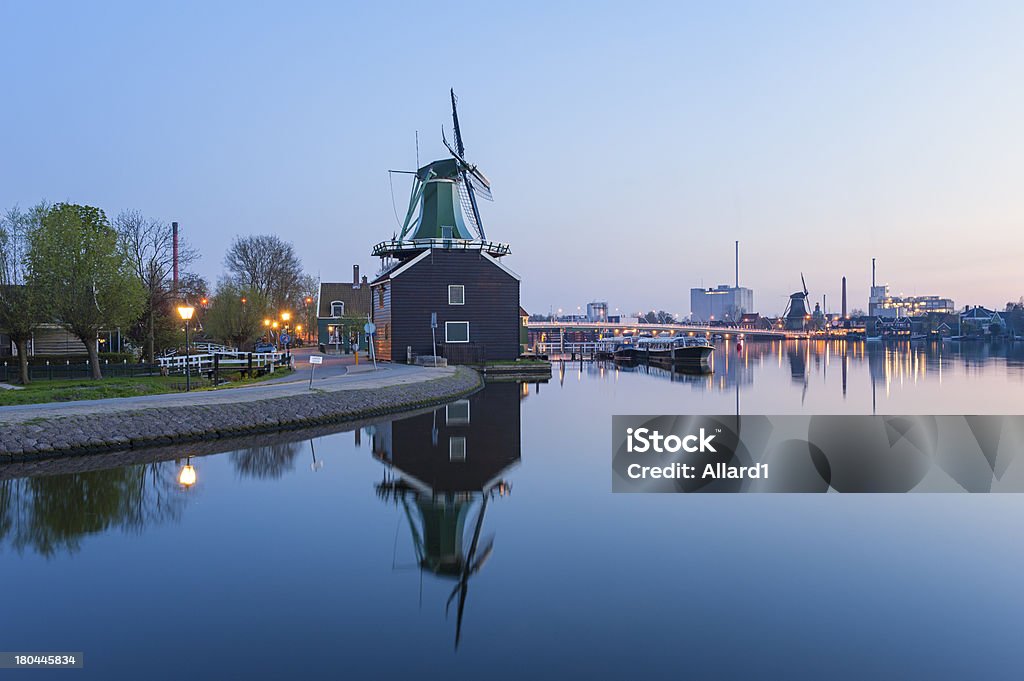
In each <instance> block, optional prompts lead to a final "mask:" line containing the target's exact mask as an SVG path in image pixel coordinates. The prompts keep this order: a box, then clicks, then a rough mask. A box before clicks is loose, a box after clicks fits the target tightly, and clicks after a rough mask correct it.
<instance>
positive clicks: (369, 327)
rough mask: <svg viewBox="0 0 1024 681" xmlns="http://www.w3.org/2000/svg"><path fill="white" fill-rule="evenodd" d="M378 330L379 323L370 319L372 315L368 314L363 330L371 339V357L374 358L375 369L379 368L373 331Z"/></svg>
mask: <svg viewBox="0 0 1024 681" xmlns="http://www.w3.org/2000/svg"><path fill="white" fill-rule="evenodd" d="M376 330H377V325H376V324H374V323H373V322H372V321H370V315H366V324H364V325H363V331H365V332H366V337H367V338H368V339H369V340H370V358H371V359H372V360H373V370H374V371H376V370H377V353H376V352H375V351H374V349H373V333H374V331H376Z"/></svg>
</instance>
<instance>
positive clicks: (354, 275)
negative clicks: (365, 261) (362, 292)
mask: <svg viewBox="0 0 1024 681" xmlns="http://www.w3.org/2000/svg"><path fill="white" fill-rule="evenodd" d="M352 285H353V286H355V287H356V288H358V287H359V265H352Z"/></svg>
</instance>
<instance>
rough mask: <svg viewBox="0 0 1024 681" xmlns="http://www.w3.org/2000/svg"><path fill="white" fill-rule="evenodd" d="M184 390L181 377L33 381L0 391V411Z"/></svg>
mask: <svg viewBox="0 0 1024 681" xmlns="http://www.w3.org/2000/svg"><path fill="white" fill-rule="evenodd" d="M282 371H288V370H287V369H278V370H277V371H276V372H274V373H273V374H267V375H266V376H260V377H256V378H246V379H240V378H236V379H235V380H233V381H231V382H230V383H226V384H224V383H222V384H221V385H220V387H219V388H218V389H219V390H225V389H227V388H235V387H238V386H242V385H251V384H253V383H259V382H260V381H263V380H266V379H267V378H280V376H281V372H282ZM212 389H213V385H212V384H211V383H210V382H209V381H208V380H206V379H205V378H200V377H197V376H193V377H192V390H212ZM183 390H185V377H184V376H138V377H135V378H101V379H100V380H98V381H97V380H93V379H91V378H76V379H71V380H56V381H47V380H35V381H32V382H31V383H29V384H28V385H26V386H19V389H18V390H0V407H6V406H11V405H16V404H45V403H47V402H78V401H80V400H103V399H107V398H110V397H139V396H141V395H161V394H164V393H176V392H182V391H183Z"/></svg>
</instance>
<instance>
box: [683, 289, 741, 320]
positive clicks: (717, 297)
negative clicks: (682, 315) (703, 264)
mask: <svg viewBox="0 0 1024 681" xmlns="http://www.w3.org/2000/svg"><path fill="white" fill-rule="evenodd" d="M753 311H754V291H753V289H749V288H745V287H742V286H729V285H727V284H722V285H720V286H718V287H717V288H708V289H705V288H692V289H690V318H691V319H692V320H693V321H695V322H710V321H723V320H724V321H738V320H739V319H740V317H742V316H743V315H744V314H746V313H748V312H753Z"/></svg>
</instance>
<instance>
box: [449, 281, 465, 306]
mask: <svg viewBox="0 0 1024 681" xmlns="http://www.w3.org/2000/svg"><path fill="white" fill-rule="evenodd" d="M448 304H449V305H465V304H466V287H465V286H463V285H462V284H450V285H449V286H448Z"/></svg>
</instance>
